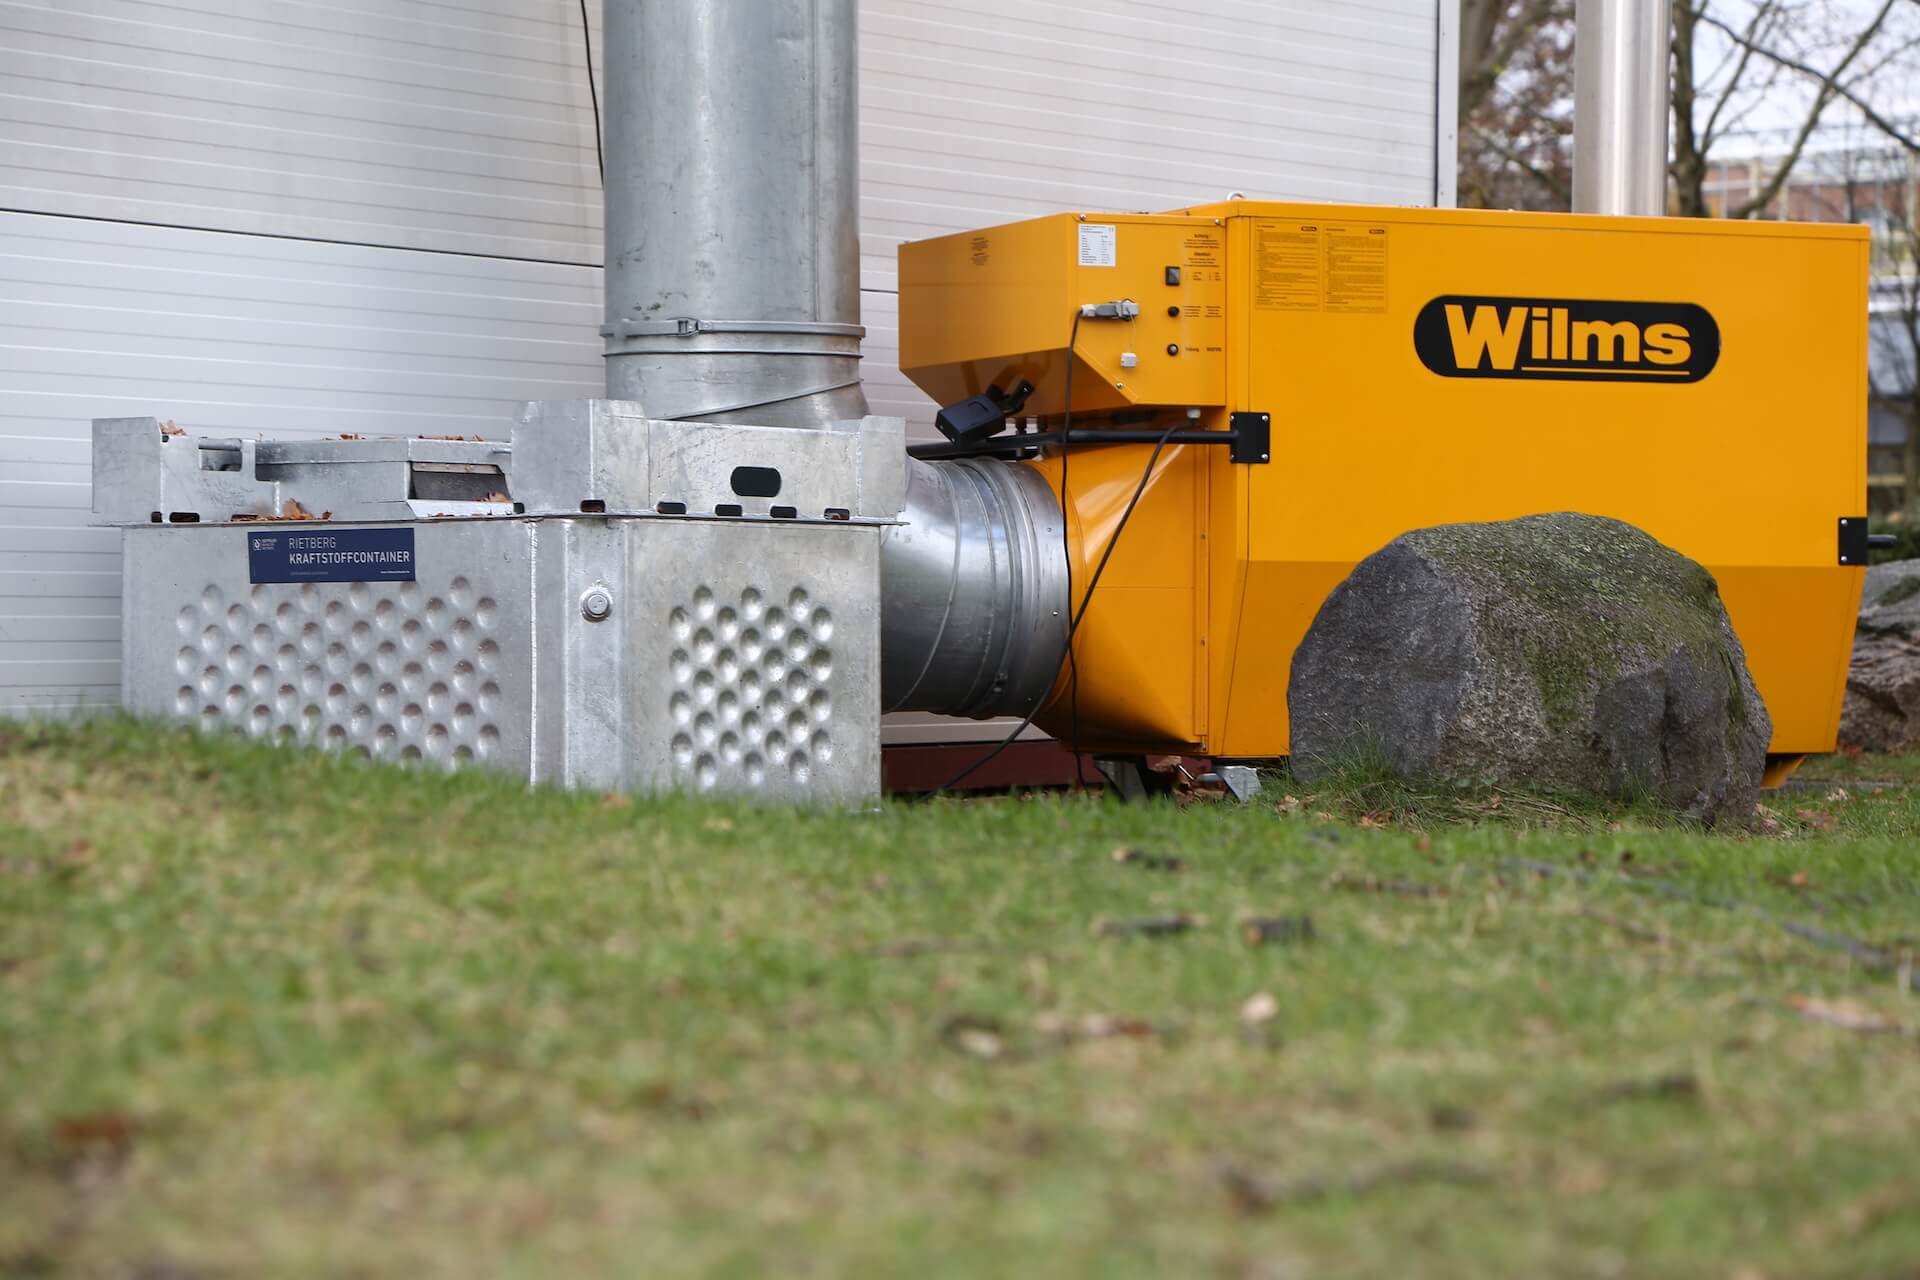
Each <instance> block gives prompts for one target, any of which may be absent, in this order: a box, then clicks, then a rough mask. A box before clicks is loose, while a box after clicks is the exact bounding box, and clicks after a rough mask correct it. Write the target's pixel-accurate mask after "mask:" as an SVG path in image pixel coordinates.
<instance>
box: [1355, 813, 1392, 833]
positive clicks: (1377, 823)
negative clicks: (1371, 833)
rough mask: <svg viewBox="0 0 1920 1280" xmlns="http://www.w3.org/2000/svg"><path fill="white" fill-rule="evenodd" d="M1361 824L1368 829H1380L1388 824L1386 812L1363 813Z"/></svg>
mask: <svg viewBox="0 0 1920 1280" xmlns="http://www.w3.org/2000/svg"><path fill="white" fill-rule="evenodd" d="M1360 825H1361V826H1363V827H1366V828H1367V829H1368V830H1378V829H1379V828H1381V827H1384V826H1386V825H1387V815H1386V814H1384V813H1363V814H1361V815H1360Z"/></svg>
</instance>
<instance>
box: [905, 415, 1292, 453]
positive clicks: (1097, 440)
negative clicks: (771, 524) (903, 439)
mask: <svg viewBox="0 0 1920 1280" xmlns="http://www.w3.org/2000/svg"><path fill="white" fill-rule="evenodd" d="M1243 419H1244V421H1243ZM1230 421H1231V422H1232V424H1233V425H1232V426H1231V427H1230V428H1229V429H1228V430H1226V431H1202V430H1199V429H1193V430H1187V431H1175V432H1173V433H1172V434H1170V435H1168V436H1167V438H1166V439H1167V443H1168V444H1212V445H1225V446H1227V448H1228V449H1229V450H1230V451H1231V452H1230V455H1229V456H1230V457H1231V458H1232V459H1233V461H1235V462H1239V463H1245V464H1246V465H1248V466H1264V465H1265V464H1267V463H1269V462H1271V461H1273V447H1272V430H1273V428H1272V418H1271V416H1270V415H1268V414H1264V413H1236V414H1234V415H1233V416H1232V418H1231V419H1230ZM1159 438H1160V437H1159V435H1158V434H1157V433H1155V432H1152V431H1124V430H1118V429H1114V428H1104V427H1079V428H1075V429H1073V430H1071V431H1032V432H1028V433H1026V434H1024V435H999V436H992V437H989V438H987V439H984V440H967V441H953V442H949V441H945V440H936V441H929V442H928V443H926V444H916V445H909V446H908V447H907V454H908V456H909V457H913V458H918V459H919V460H920V461H922V462H940V461H943V460H945V459H948V458H1006V457H1017V456H1019V455H1020V454H1023V453H1027V452H1029V451H1031V450H1035V449H1053V448H1058V447H1060V446H1062V445H1067V444H1071V445H1073V446H1075V447H1079V446H1081V445H1092V444H1152V443H1153V442H1154V441H1155V440H1158V439H1159Z"/></svg>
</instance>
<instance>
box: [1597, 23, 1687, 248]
mask: <svg viewBox="0 0 1920 1280" xmlns="http://www.w3.org/2000/svg"><path fill="white" fill-rule="evenodd" d="M1672 39H1673V13H1672V9H1671V7H1670V2H1669V0H1578V3H1577V5H1576V6H1575V9H1574V33H1573V67H1574V77H1573V208H1574V211H1575V212H1576V213H1606V214H1635V215H1640V216H1652V215H1657V214H1662V213H1665V212H1666V209H1667V95H1668V70H1667V67H1668V49H1669V46H1670V45H1671V43H1672Z"/></svg>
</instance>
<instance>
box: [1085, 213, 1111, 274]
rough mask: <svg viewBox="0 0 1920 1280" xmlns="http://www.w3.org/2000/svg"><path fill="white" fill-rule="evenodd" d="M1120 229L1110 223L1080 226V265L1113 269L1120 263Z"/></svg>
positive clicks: (1090, 223)
mask: <svg viewBox="0 0 1920 1280" xmlns="http://www.w3.org/2000/svg"><path fill="white" fill-rule="evenodd" d="M1118 232H1119V228H1117V227H1115V226H1114V225H1113V224H1112V223H1109V222H1083V223H1081V224H1080V265H1081V266H1083V267H1111V266H1113V265H1115V264H1116V263H1117V262H1118V261H1119V251H1118V246H1119V234H1118Z"/></svg>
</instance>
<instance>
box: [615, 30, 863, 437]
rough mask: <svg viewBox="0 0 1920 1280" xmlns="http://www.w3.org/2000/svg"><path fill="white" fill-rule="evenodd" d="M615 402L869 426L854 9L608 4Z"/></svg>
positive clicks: (667, 412)
mask: <svg viewBox="0 0 1920 1280" xmlns="http://www.w3.org/2000/svg"><path fill="white" fill-rule="evenodd" d="M605 13H606V27H605V35H604V54H605V59H606V79H607V84H606V106H607V120H606V124H605V132H606V156H607V177H606V264H607V271H606V299H607V313H606V314H607V323H606V327H605V329H604V330H603V331H602V332H603V333H604V335H605V336H606V339H607V395H608V397H609V398H610V399H615V400H632V401H637V402H638V403H639V404H640V405H641V407H642V409H643V410H644V411H645V412H646V413H647V415H648V416H650V417H655V418H688V419H705V420H711V421H723V422H741V423H752V424H758V425H768V426H819V425H824V424H826V423H829V422H834V421H839V420H844V419H849V418H859V417H863V416H864V415H865V414H866V411H867V402H866V396H865V395H864V394H863V393H862V391H861V389H860V364H859V360H860V338H861V335H862V333H863V332H864V330H862V329H861V327H860V240H859V223H858V212H859V204H858V201H859V170H858V156H857V144H858V121H857V115H856V108H857V95H856V89H855V81H856V62H855V58H856V17H857V15H856V4H855V0H754V2H753V3H751V4H746V3H740V2H739V0H606V10H605Z"/></svg>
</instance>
